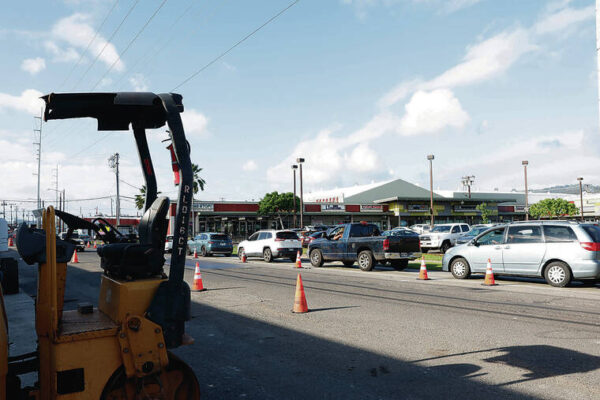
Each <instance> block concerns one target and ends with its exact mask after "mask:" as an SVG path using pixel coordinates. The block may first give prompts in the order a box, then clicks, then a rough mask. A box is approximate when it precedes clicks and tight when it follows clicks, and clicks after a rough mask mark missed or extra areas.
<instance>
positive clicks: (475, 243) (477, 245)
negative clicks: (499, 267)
mask: <svg viewBox="0 0 600 400" xmlns="http://www.w3.org/2000/svg"><path fill="white" fill-rule="evenodd" d="M469 245H470V246H475V247H479V243H478V242H477V240H475V239H473V240H471V241H470V242H469Z"/></svg>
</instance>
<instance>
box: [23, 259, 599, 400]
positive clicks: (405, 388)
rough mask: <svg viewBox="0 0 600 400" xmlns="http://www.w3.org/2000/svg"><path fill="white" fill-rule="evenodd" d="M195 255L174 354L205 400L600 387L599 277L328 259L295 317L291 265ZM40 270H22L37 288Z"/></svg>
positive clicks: (74, 283)
mask: <svg viewBox="0 0 600 400" xmlns="http://www.w3.org/2000/svg"><path fill="white" fill-rule="evenodd" d="M80 260H81V261H82V262H81V263H80V264H76V265H71V267H70V268H69V275H68V278H67V293H66V306H67V307H75V305H76V303H77V302H78V301H82V300H87V301H92V302H96V301H97V300H96V298H97V294H98V283H99V279H100V269H99V267H98V265H99V260H98V258H97V256H96V255H95V253H91V252H86V253H83V254H80ZM198 261H199V263H200V267H201V269H202V276H203V283H204V286H205V287H207V288H208V291H206V292H201V293H194V294H192V302H193V304H192V315H193V318H192V320H191V321H190V322H189V323H188V324H187V331H188V333H189V334H190V335H191V336H193V337H194V338H195V339H196V343H195V344H193V345H191V346H187V347H183V348H179V349H177V350H175V352H176V353H177V354H178V355H180V356H181V357H182V358H184V359H185V360H186V361H187V362H188V363H189V364H190V365H191V366H192V368H193V369H194V371H195V372H196V375H197V376H198V379H199V381H200V385H201V390H202V393H203V398H204V399H240V398H247V399H512V398H518V399H521V398H522V399H534V398H536V399H598V398H600V385H599V384H600V369H599V368H600V306H599V304H600V286H582V285H576V286H574V287H569V288H563V289H559V288H552V287H550V286H548V285H546V284H544V283H542V281H540V280H518V279H498V280H497V281H498V282H499V283H500V284H499V285H498V286H495V287H484V286H482V285H481V283H482V282H483V279H482V278H472V279H469V280H466V281H458V280H455V279H453V278H452V277H451V276H450V275H449V274H448V273H444V272H432V273H430V277H431V278H432V280H430V281H426V282H424V281H417V280H416V279H415V278H416V277H417V275H418V271H417V270H408V271H404V272H396V271H393V270H391V269H386V268H379V269H377V270H376V271H373V272H362V271H360V270H358V269H357V268H340V267H338V266H330V267H324V268H320V269H303V270H301V274H302V278H303V281H304V287H305V290H306V296H307V301H308V306H309V308H310V312H309V313H307V314H293V313H291V308H292V305H293V301H294V291H295V283H296V277H297V274H298V270H296V269H294V268H293V264H292V263H290V262H282V261H279V262H275V263H272V264H265V263H264V262H261V261H251V262H249V263H248V264H241V263H240V262H238V261H237V259H234V258H230V259H224V258H222V257H211V258H206V259H203V258H200V259H199V260H198ZM306 261H307V260H304V262H305V264H307V262H306ZM194 263H195V260H193V259H191V258H189V259H188V263H187V265H188V268H190V269H189V270H188V271H187V272H186V279H187V280H188V282H189V283H190V284H191V280H192V278H193V271H192V268H193V265H194ZM340 265H341V264H340ZM35 271H36V269H35V268H32V267H28V268H22V269H21V286H22V288H23V289H24V290H26V291H27V292H28V293H33V292H34V291H35Z"/></svg>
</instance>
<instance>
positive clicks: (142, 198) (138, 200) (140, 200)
mask: <svg viewBox="0 0 600 400" xmlns="http://www.w3.org/2000/svg"><path fill="white" fill-rule="evenodd" d="M160 193H161V192H157V193H156V194H160ZM145 202H146V185H142V187H141V188H140V194H136V195H135V207H136V208H137V209H138V210H141V209H142V208H144V203H145Z"/></svg>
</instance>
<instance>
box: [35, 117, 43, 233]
mask: <svg viewBox="0 0 600 400" xmlns="http://www.w3.org/2000/svg"><path fill="white" fill-rule="evenodd" d="M33 118H35V119H39V120H40V129H34V130H33V132H34V136H35V134H36V133H37V134H38V137H37V142H33V144H34V145H35V146H37V162H38V166H37V208H38V210H39V209H40V208H42V201H41V198H40V173H41V171H40V170H41V165H42V124H43V119H42V112H40V116H39V117H33ZM41 225H42V223H41V219H40V217H38V218H37V226H38V227H40V226H41Z"/></svg>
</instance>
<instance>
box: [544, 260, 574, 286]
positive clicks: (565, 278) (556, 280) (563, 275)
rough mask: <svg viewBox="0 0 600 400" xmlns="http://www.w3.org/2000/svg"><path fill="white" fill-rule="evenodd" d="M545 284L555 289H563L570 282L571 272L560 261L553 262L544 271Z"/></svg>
mask: <svg viewBox="0 0 600 400" xmlns="http://www.w3.org/2000/svg"><path fill="white" fill-rule="evenodd" d="M544 277H545V278H546V282H548V283H549V284H550V285H552V286H555V287H565V286H567V285H568V284H569V282H571V270H569V267H568V266H567V264H565V263H564V262H562V261H554V262H551V263H550V264H548V266H547V267H546V271H544Z"/></svg>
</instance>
